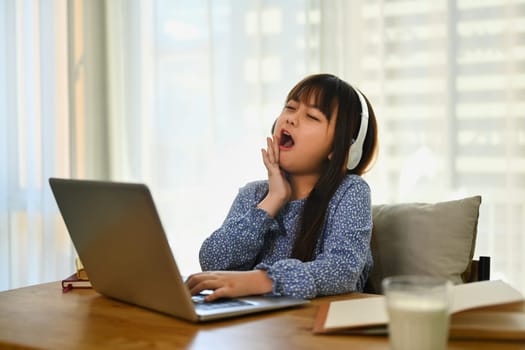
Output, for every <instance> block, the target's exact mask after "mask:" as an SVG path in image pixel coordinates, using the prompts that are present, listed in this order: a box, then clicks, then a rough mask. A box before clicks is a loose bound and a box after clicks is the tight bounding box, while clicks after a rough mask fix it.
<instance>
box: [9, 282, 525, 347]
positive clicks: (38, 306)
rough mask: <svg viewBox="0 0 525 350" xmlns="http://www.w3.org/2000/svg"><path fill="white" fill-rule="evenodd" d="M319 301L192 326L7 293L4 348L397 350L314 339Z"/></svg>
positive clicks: (365, 339)
mask: <svg viewBox="0 0 525 350" xmlns="http://www.w3.org/2000/svg"><path fill="white" fill-rule="evenodd" d="M352 297H357V295H346V296H339V297H330V298H319V299H316V300H314V301H313V302H312V303H311V304H310V305H308V306H305V307H300V308H296V309H290V310H281V311H275V312H270V313H264V314H258V315H253V316H245V317H241V318H236V319H230V320H226V321H219V322H213V323H207V324H192V323H188V322H185V321H181V320H178V319H175V318H172V317H169V316H165V315H162V314H159V313H155V312H151V311H147V310H144V309H141V308H138V307H134V306H131V305H127V304H124V303H121V302H118V301H115V300H111V299H108V298H106V297H103V296H101V295H99V294H97V293H96V292H95V291H93V290H90V289H86V290H80V289H76V290H72V291H70V292H69V293H66V294H62V290H61V288H60V282H54V283H47V284H41V285H36V286H31V287H27V288H21V289H16V290H10V291H6V292H2V293H0V348H6V347H9V348H48V349H72V348H74V349H118V348H125V349H126V348H130V349H138V348H155V349H168V348H169V349H213V350H219V349H250V350H251V349H334V350H336V349H370V350H375V349H381V350H383V349H389V345H388V339H387V338H386V337H384V336H345V335H313V334H312V333H311V329H312V325H313V322H314V317H315V315H316V312H317V307H318V305H319V303H321V302H326V301H331V300H338V299H343V298H352ZM449 349H476V350H479V349H498V350H506V349H525V344H520V343H517V342H480V341H450V342H449Z"/></svg>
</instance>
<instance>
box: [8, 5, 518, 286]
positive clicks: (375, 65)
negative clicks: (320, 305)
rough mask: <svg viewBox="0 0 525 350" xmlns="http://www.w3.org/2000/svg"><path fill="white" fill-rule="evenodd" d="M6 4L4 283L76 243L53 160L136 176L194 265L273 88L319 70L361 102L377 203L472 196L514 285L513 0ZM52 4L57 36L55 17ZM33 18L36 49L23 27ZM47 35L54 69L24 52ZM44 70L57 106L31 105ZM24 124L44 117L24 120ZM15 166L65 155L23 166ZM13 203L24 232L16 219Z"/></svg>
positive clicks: (93, 173) (241, 172)
mask: <svg viewBox="0 0 525 350" xmlns="http://www.w3.org/2000/svg"><path fill="white" fill-rule="evenodd" d="M3 1H4V2H2V6H3V7H4V8H5V10H6V11H3V10H4V8H3V9H2V11H0V38H1V40H5V41H0V50H1V51H0V60H5V61H6V62H4V61H0V74H2V76H0V77H2V78H3V76H4V75H5V76H6V79H0V81H1V82H4V81H7V84H5V85H1V86H0V125H1V130H2V134H3V135H5V136H6V137H5V140H6V141H3V140H2V141H0V156H1V159H0V161H1V162H2V163H1V167H0V191H1V193H2V197H1V198H0V215H2V216H1V221H0V224H1V225H2V226H1V227H0V230H1V231H0V256H1V258H0V259H2V260H1V261H0V266H1V267H0V269H1V275H0V277H1V278H0V289H1V288H13V287H16V286H19V285H23V284H29V283H36V282H39V281H44V280H52V279H59V278H61V277H63V275H64V272H65V271H67V272H69V271H70V269H69V265H68V264H70V263H71V259H72V256H73V255H74V252H73V251H72V249H71V248H70V243H68V239H67V237H66V236H65V234H64V230H63V228H61V226H60V225H62V224H61V222H60V220H59V219H57V215H56V208H55V207H54V203H52V200H51V199H50V197H49V193H48V192H49V191H48V186H47V185H46V184H45V178H46V176H48V175H50V174H59V175H63V176H73V177H90V178H93V177H95V178H111V179H114V180H120V181H140V182H145V183H147V184H148V185H149V186H150V187H151V189H152V192H153V195H154V198H155V200H156V202H157V204H158V207H159V211H160V214H161V218H162V220H163V223H164V226H165V229H166V231H167V232H168V236H169V240H170V243H171V245H172V248H173V251H174V253H175V255H176V258H177V260H178V261H179V263H180V265H181V268H182V272H183V273H185V274H187V273H190V272H192V271H195V270H197V269H198V268H199V266H198V262H197V252H198V248H199V246H200V243H201V242H202V240H203V239H204V237H206V236H207V235H208V234H209V233H211V231H213V230H214V229H215V228H216V227H217V226H219V225H220V224H221V222H222V220H223V218H224V216H225V215H226V212H227V210H228V209H229V205H230V204H231V201H232V200H233V197H234V196H235V194H236V192H237V190H238V188H239V187H240V186H242V185H243V184H245V183H246V182H248V181H251V180H255V179H262V178H264V177H265V171H264V167H263V165H262V162H261V160H260V148H261V147H264V144H265V142H264V138H265V136H267V135H268V134H269V129H270V126H271V124H272V122H273V120H274V119H275V117H276V116H277V115H278V113H279V112H280V109H281V106H282V103H283V101H284V98H285V95H286V93H287V92H288V90H289V89H290V88H291V87H292V85H293V84H295V83H296V82H297V81H298V80H300V79H301V78H302V77H304V76H305V75H307V74H310V73H316V72H320V71H323V72H333V73H335V74H338V75H339V76H341V77H342V78H344V79H345V80H347V81H349V82H350V83H352V84H354V85H356V86H358V87H359V88H361V89H362V90H363V91H364V92H365V94H366V95H367V96H368V97H369V99H370V100H371V102H372V104H373V105H374V108H375V111H376V115H377V118H378V122H379V126H380V157H379V159H378V162H377V164H376V166H375V167H374V168H373V169H372V171H371V172H370V173H369V174H367V175H366V178H367V180H368V181H369V183H370V184H371V187H372V189H373V196H374V198H373V199H374V202H375V203H393V202H405V201H428V202H431V201H440V200H447V199H453V198H458V197H461V196H468V195H474V194H481V195H482V196H483V203H482V206H481V214H480V223H479V234H478V240H477V251H476V255H490V256H491V257H492V275H493V278H503V279H505V280H507V281H509V282H510V283H511V284H513V285H514V286H516V287H518V288H520V289H521V290H522V291H525V262H524V260H523V259H522V258H521V254H522V252H523V251H525V238H524V237H523V229H522V227H524V226H525V225H524V224H525V222H524V221H525V219H524V218H525V215H524V214H525V199H524V198H525V193H524V192H525V191H524V189H525V181H524V180H525V124H524V120H525V118H524V117H525V114H524V112H523V111H524V110H525V109H524V107H525V106H524V102H523V101H524V100H525V99H524V97H525V68H524V67H525V63H524V62H525V41H524V40H523V37H524V35H525V34H524V31H525V27H524V26H523V23H525V18H524V17H525V3H524V2H523V1H517V0H515V1H510V0H505V1H504V0H485V1H478V0H476V1H473V0H460V1H452V0H448V1H447V0H440V1H430V0H428V1H416V0H412V1H410V0H406V1H386V0H369V1H360V0H359V1H343V0H325V1H319V0H317V1H316V0H287V1H277V0H274V1H269V0H258V1H255V0H253V1H247V0H214V1H204V0H201V1H195V0H191V1H190V0H186V1H181V0H179V1H169V0H156V1H139V0H128V1H124V0H112V1H107V2H102V1H93V2H88V1H70V2H68V3H67V4H64V2H60V1H54V2H52V4H54V6H57V7H60V8H62V10H61V11H58V12H57V11H52V10H51V9H48V8H47V6H46V9H43V7H42V6H40V7H38V6H37V7H38V10H36V11H33V12H32V11H31V10H27V9H26V8H25V7H27V6H29V7H31V6H30V5H27V4H35V3H37V4H38V3H39V2H38V1H37V2H27V3H26V2H16V1H14V0H12V1H9V0H3ZM46 4H47V2H46ZM90 4H91V5H90ZM25 5H27V6H25ZM10 11H11V12H10ZM12 11H15V12H12ZM28 11H29V12H28ZM43 11H49V12H46V14H47V15H48V16H47V17H46V16H44V15H43ZM11 13H16V14H17V16H15V18H16V21H15V20H14V19H13V17H12V16H8V15H7V14H11ZM20 13H22V14H24V16H23V18H19V17H20V16H22V15H20ZM27 13H37V14H38V15H33V16H32V17H28V15H27ZM60 14H62V15H60ZM53 16H57V17H56V18H55V17H53ZM51 18H55V20H54V21H52V20H51ZM60 18H61V20H58V22H59V23H62V25H63V26H64V27H63V28H62V29H64V28H65V27H66V26H67V28H68V30H67V33H68V35H65V34H64V31H63V30H58V29H57V30H55V31H53V30H52V28H54V27H53V26H57V25H58V24H55V23H57V21H56V19H60ZM45 21H50V23H49V25H48V26H44V25H43V23H44V22H45ZM38 25H39V26H41V29H40V31H42V30H44V32H45V33H48V36H49V42H47V41H46V43H45V45H44V44H43V43H42V42H41V41H40V42H38V44H34V43H33V42H32V41H31V40H32V39H30V37H28V36H27V35H26V36H24V34H23V33H27V31H28V30H31V29H27V28H33V26H38ZM35 35H36V34H35ZM42 35H43V34H41V37H42ZM64 36H66V37H69V39H67V38H65V37H64ZM60 38H62V39H60ZM81 39H82V40H81ZM39 40H42V39H39ZM81 43H83V44H85V45H81ZM26 46H29V48H30V49H27V48H25V49H22V48H24V47H26ZM12 47H20V48H19V49H17V50H11V48H12ZM54 47H61V48H62V49H60V50H62V51H60V52H61V55H58V54H56V53H55V54H54V55H58V56H60V57H62V60H67V61H68V65H69V69H68V70H67V71H66V72H65V73H63V72H62V74H65V75H66V77H64V76H61V75H60V74H61V73H60V72H61V71H60V68H63V63H57V62H59V61H55V60H58V58H49V61H48V62H53V64H54V65H55V66H56V67H57V68H56V69H55V70H47V69H43V68H42V63H41V62H43V61H42V59H38V57H44V56H45V52H48V51H49V50H51V51H53V50H55V51H56V49H54ZM8 48H9V50H8ZM65 48H67V49H65ZM31 50H33V51H31ZM34 50H36V52H37V53H38V55H35V51H34ZM64 50H67V51H64ZM55 51H53V52H55ZM4 52H5V54H3V53H4ZM66 52H67V53H66ZM65 57H67V58H65ZM89 57H91V59H90V58H89ZM35 60H38V62H40V63H39V64H34V61H35ZM4 63H5V64H4ZM23 64H25V65H26V66H22V65H23ZM49 64H51V63H49ZM35 67H38V69H37V68H35ZM90 67H91V68H90ZM82 69H84V71H83V70H82ZM86 69H87V70H89V69H93V70H92V71H91V73H90V74H86ZM35 70H36V71H35ZM42 72H44V73H42ZM82 73H83V74H84V75H82ZM88 73H89V72H88ZM26 74H31V75H30V76H31V77H33V76H36V77H38V78H39V79H43V77H44V76H45V78H46V79H49V81H51V82H54V83H48V82H46V83H45V84H44V81H43V80H42V81H41V82H40V83H38V84H35V81H38V79H36V80H35V79H31V78H26V79H25V80H24V77H25V76H26ZM39 76H41V77H39ZM82 77H84V83H83V84H80V83H79V81H82ZM93 77H95V78H96V79H95V78H93ZM90 79H91V80H90ZM60 81H61V82H62V83H57V82H60ZM21 82H23V84H22V83H21ZM30 84H35V85H34V86H33V85H30ZM49 84H51V85H49ZM53 84H57V85H58V86H59V87H60V88H61V89H63V90H60V91H62V92H61V93H59V92H54V94H55V95H53V96H54V98H55V99H56V100H58V101H60V103H56V105H53V106H55V107H54V108H59V109H61V111H62V113H60V112H59V111H54V110H51V111H50V112H47V111H46V113H42V106H43V105H44V103H43V102H42V101H46V102H45V103H49V101H51V100H53V98H49V97H46V98H45V99H42V96H44V94H52V93H51V92H53V91H55V90H53V89H49V86H54V85H53ZM28 86H33V87H32V88H28ZM79 86H80V87H83V89H79ZM44 87H45V88H44ZM28 89H29V91H28ZM13 91H14V92H13ZM78 94H80V96H84V99H79V98H78V97H77V96H78ZM4 101H5V103H4ZM13 101H17V102H16V103H14V102H13ZM82 102H83V104H82ZM86 104H87V105H88V106H89V108H91V109H89V108H88V107H86V106H85V105H86ZM68 105H69V107H65V106H68ZM82 106H84V107H82ZM91 106H95V107H96V106H98V107H96V108H94V110H93V107H91ZM48 108H51V107H48ZM63 108H65V109H64V110H62V109H63ZM106 108H107V109H106ZM34 110H36V111H37V112H31V113H29V112H28V111H34ZM106 112H107V114H106ZM58 115H61V116H62V117H61V118H62V119H57V118H59V117H57V116H58ZM82 116H83V117H82ZM28 118H35V120H40V119H38V118H46V120H45V122H44V119H42V120H41V121H40V124H38V123H36V122H31V123H29V125H28V122H27V120H28ZM83 123H86V124H85V125H88V126H89V125H90V126H89V127H88V126H86V127H83V125H84V124H83ZM35 125H45V127H43V129H45V130H50V129H53V130H55V131H54V132H53V133H50V132H47V133H40V134H38V133H37V131H36V130H38V129H35ZM64 125H68V126H64ZM37 134H38V135H41V136H40V139H35V137H37ZM59 134H60V135H62V134H63V135H64V136H63V137H64V138H65V140H66V141H63V143H62V144H61V145H60V146H58V145H57V144H56V143H57V141H55V140H57V139H58V138H57V137H58V136H55V135H59ZM20 135H22V136H20ZM21 140H25V141H24V142H25V145H24V146H23V147H22V146H21V145H20V143H21V142H22V141H21ZM78 144H80V145H82V146H78ZM46 145H48V146H46ZM49 145H51V146H49ZM46 147H47V148H46ZM82 149H83V150H84V151H85V150H88V154H84V155H82V153H79V150H82ZM27 150H31V152H32V153H30V154H32V155H33V156H32V157H33V158H27V156H22V155H23V154H25V153H23V152H27ZM52 150H54V151H52ZM28 154H29V153H28ZM19 155H20V156H19ZM35 155H38V157H37V156H35ZM24 157H26V158H24ZM22 159H25V161H22ZM21 162H25V163H24V164H27V165H26V167H28V168H31V169H36V168H41V165H40V164H41V163H43V164H51V163H53V164H54V165H53V166H55V165H56V164H62V168H60V167H59V166H58V165H56V166H57V167H58V168H52V169H53V170H49V169H51V168H46V169H48V170H45V171H44V170H41V174H40V175H38V174H39V173H38V171H34V170H32V171H29V172H27V171H26V173H25V174H26V175H23V174H21V173H20V171H21V170H20V169H23V167H21V166H20V165H19V163H21ZM61 162H62V163H61ZM55 163H56V164H55ZM79 167H80V169H81V170H79ZM61 169H62V170H61ZM82 169H83V170H82ZM37 175H38V176H40V178H39V180H38V181H36V180H34V182H35V183H37V184H38V186H37V185H31V184H32V183H31V181H30V180H27V179H31V178H32V177H36V176H37ZM20 179H26V183H28V184H30V185H25V186H26V187H23V186H22V185H19V184H18V182H19V181H21V180H20ZM27 186H32V187H27ZM19 188H22V189H23V190H20V189H19ZM26 188H29V189H28V190H26ZM4 193H5V195H4ZM20 193H23V200H20V199H17V198H20V196H21V194H20ZM29 193H31V194H33V195H34V197H33V198H31V197H29ZM43 203H47V204H45V205H44V204H43ZM46 208H47V209H46ZM46 210H47V211H46ZM45 213H49V215H47V216H49V218H47V219H44V218H46V217H47V216H46V215H45ZM20 216H24V217H25V218H26V219H25V220H26V223H25V224H24V225H26V226H25V227H27V228H23V229H21V228H20V227H15V226H13V225H14V224H13V223H14V222H20V220H19V219H17V220H19V221H15V219H13V217H15V218H18V217H20ZM37 217H40V219H39V218H37ZM38 220H41V221H42V224H39V223H38V222H39V221H38ZM49 220H51V222H54V224H53V223H52V224H49V222H50V221H49ZM53 220H54V221H53ZM57 221H58V223H56V222H57ZM44 222H45V224H44ZM20 225H21V224H20ZM39 225H41V226H39ZM53 225H54V226H53ZM35 227H41V229H40V231H38V229H37V230H36V231H34V232H33V231H31V230H32V229H33V228H35ZM39 232H45V234H44V233H39ZM58 237H60V238H58ZM64 265H65V266H67V268H66V267H64ZM20 266H24V268H23V269H21V268H20ZM43 266H47V267H46V269H47V270H46V271H47V272H43V271H42V268H43Z"/></svg>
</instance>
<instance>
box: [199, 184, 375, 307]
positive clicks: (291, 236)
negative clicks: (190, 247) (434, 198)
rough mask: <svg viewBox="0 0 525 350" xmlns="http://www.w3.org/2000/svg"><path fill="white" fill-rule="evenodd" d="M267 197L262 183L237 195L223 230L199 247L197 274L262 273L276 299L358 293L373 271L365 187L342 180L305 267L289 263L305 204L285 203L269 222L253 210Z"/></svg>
mask: <svg viewBox="0 0 525 350" xmlns="http://www.w3.org/2000/svg"><path fill="white" fill-rule="evenodd" d="M267 192H268V182H267V181H256V182H251V183H248V184H247V185H246V186H244V187H243V188H241V189H240V191H239V193H238V195H237V197H236V198H235V200H234V202H233V204H232V207H231V208H230V211H229V213H228V215H227V217H226V219H225V221H224V223H223V225H222V226H221V227H220V228H219V229H218V230H216V231H215V232H213V233H212V234H211V236H210V237H208V238H207V239H206V240H205V241H204V243H203V244H202V246H201V249H200V252H199V259H200V264H201V267H202V270H203V271H218V270H251V269H254V268H255V269H262V270H265V271H266V272H267V274H268V276H269V277H270V279H271V280H272V281H273V292H272V294H275V295H286V296H293V297H298V298H308V299H309V298H314V297H316V296H322V295H334V294H342V293H348V292H353V291H362V290H363V288H364V286H365V282H366V280H367V278H368V273H369V271H370V269H371V267H372V254H371V251H370V237H371V232H372V208H371V199H370V188H369V186H368V184H367V183H366V182H365V181H364V180H363V179H362V178H361V177H360V176H357V175H347V176H346V177H345V179H344V180H343V182H342V183H341V185H340V186H339V188H338V189H337V191H336V192H335V194H334V196H333V197H332V199H331V200H330V203H329V205H328V208H327V215H326V220H325V224H324V226H323V231H322V234H321V236H320V239H319V241H318V242H317V245H316V249H315V253H314V256H315V257H314V259H313V260H312V261H309V262H302V261H300V260H297V259H292V258H290V256H291V251H292V247H293V242H294V240H295V236H296V233H297V231H298V223H299V218H300V216H301V213H302V209H303V206H304V203H305V201H306V199H300V200H295V201H291V202H289V203H288V204H286V205H285V206H284V207H283V208H282V209H281V210H280V212H279V213H278V214H277V215H276V217H275V218H271V217H269V216H268V213H267V212H266V211H264V210H262V209H259V208H257V204H259V202H260V201H261V200H262V199H263V198H264V196H265V195H266V193H267Z"/></svg>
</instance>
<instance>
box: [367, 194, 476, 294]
mask: <svg viewBox="0 0 525 350" xmlns="http://www.w3.org/2000/svg"><path fill="white" fill-rule="evenodd" d="M480 204H481V196H474V197H469V198H464V199H460V200H454V201H448V202H441V203H432V204H431V203H401V204H383V205H374V206H373V221H374V229H373V232H372V243H371V244H372V255H373V257H374V268H373V269H372V271H371V274H370V277H369V281H368V285H367V291H368V292H372V293H382V288H381V281H382V279H383V278H385V277H388V276H393V275H403V274H423V275H437V276H442V277H446V278H448V279H449V280H450V281H452V282H453V283H455V284H457V283H462V282H463V280H462V274H463V273H464V272H466V271H467V270H469V269H470V264H471V262H472V257H473V255H474V247H475V243H476V233H477V225H478V216H479V206H480Z"/></svg>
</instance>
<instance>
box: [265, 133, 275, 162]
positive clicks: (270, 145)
mask: <svg viewBox="0 0 525 350" xmlns="http://www.w3.org/2000/svg"><path fill="white" fill-rule="evenodd" d="M266 146H267V150H266V153H268V160H269V161H270V164H275V152H274V149H273V142H272V139H271V138H269V137H267V138H266Z"/></svg>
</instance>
